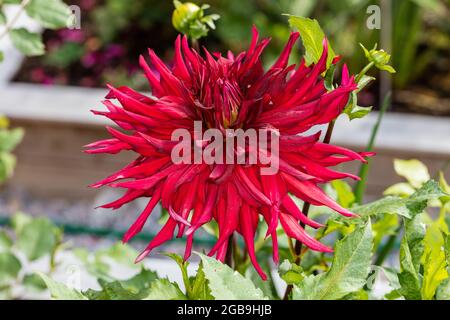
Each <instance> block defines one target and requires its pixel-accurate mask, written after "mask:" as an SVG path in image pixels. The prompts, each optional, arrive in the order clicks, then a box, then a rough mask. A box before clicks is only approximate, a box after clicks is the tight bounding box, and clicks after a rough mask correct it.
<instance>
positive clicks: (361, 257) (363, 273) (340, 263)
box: [293, 220, 373, 300]
mask: <svg viewBox="0 0 450 320" xmlns="http://www.w3.org/2000/svg"><path fill="white" fill-rule="evenodd" d="M372 239H373V236H372V227H371V223H370V220H369V221H368V222H367V224H366V225H365V226H363V227H361V228H358V229H356V230H355V231H354V232H353V233H351V234H350V235H348V236H347V237H345V238H344V239H342V240H340V241H338V242H337V243H336V248H335V254H334V258H333V263H332V265H331V268H330V270H329V271H328V272H326V273H323V274H319V275H311V276H309V277H306V278H305V279H304V280H303V281H302V282H301V283H299V284H298V285H297V286H295V287H294V291H293V298H294V299H297V300H336V299H341V298H343V297H344V296H346V295H348V294H350V293H353V292H356V291H358V290H360V289H361V288H362V287H363V286H364V285H365V284H366V281H367V276H368V274H369V271H370V263H371V251H372Z"/></svg>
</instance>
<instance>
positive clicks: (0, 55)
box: [0, 51, 5, 62]
mask: <svg viewBox="0 0 450 320" xmlns="http://www.w3.org/2000/svg"><path fill="white" fill-rule="evenodd" d="M4 59H5V56H4V54H3V51H0V62H2V61H3V60H4Z"/></svg>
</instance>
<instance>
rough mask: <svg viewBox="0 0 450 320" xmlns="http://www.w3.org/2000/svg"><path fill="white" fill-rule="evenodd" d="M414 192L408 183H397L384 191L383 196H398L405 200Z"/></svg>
mask: <svg viewBox="0 0 450 320" xmlns="http://www.w3.org/2000/svg"><path fill="white" fill-rule="evenodd" d="M415 191H416V190H415V189H414V188H413V187H412V186H411V185H410V184H409V183H406V182H399V183H396V184H394V185H392V186H390V187H389V188H387V189H386V190H384V192H383V194H384V195H386V196H399V197H401V198H405V197H409V196H410V195H412V194H413V193H414V192H415Z"/></svg>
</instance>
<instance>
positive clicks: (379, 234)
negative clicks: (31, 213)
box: [372, 214, 399, 251]
mask: <svg viewBox="0 0 450 320" xmlns="http://www.w3.org/2000/svg"><path fill="white" fill-rule="evenodd" d="M398 224H399V219H398V217H397V216H396V215H394V214H383V215H381V217H380V218H379V219H377V220H376V221H375V222H374V223H373V225H372V231H373V246H374V248H375V251H376V250H377V248H378V246H379V245H380V244H381V241H382V240H383V239H384V238H385V237H386V236H390V235H394V234H395V233H396V231H397V228H398Z"/></svg>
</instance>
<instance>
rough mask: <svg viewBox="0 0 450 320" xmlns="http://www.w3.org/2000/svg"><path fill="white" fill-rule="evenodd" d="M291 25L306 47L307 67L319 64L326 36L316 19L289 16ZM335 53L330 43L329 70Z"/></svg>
mask: <svg viewBox="0 0 450 320" xmlns="http://www.w3.org/2000/svg"><path fill="white" fill-rule="evenodd" d="M289 25H290V26H291V28H293V29H297V30H298V31H299V32H300V37H301V38H302V42H303V46H304V47H305V61H306V64H307V65H311V64H313V63H317V62H318V61H319V59H320V56H321V55H322V52H323V39H324V38H325V34H324V32H323V31H322V28H321V27H320V25H319V22H317V20H315V19H309V18H305V17H297V16H292V15H289ZM335 56H336V55H335V53H334V51H333V49H332V48H331V46H330V44H329V43H328V58H327V69H328V68H329V67H330V66H331V62H332V61H333V59H334V57H335Z"/></svg>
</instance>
